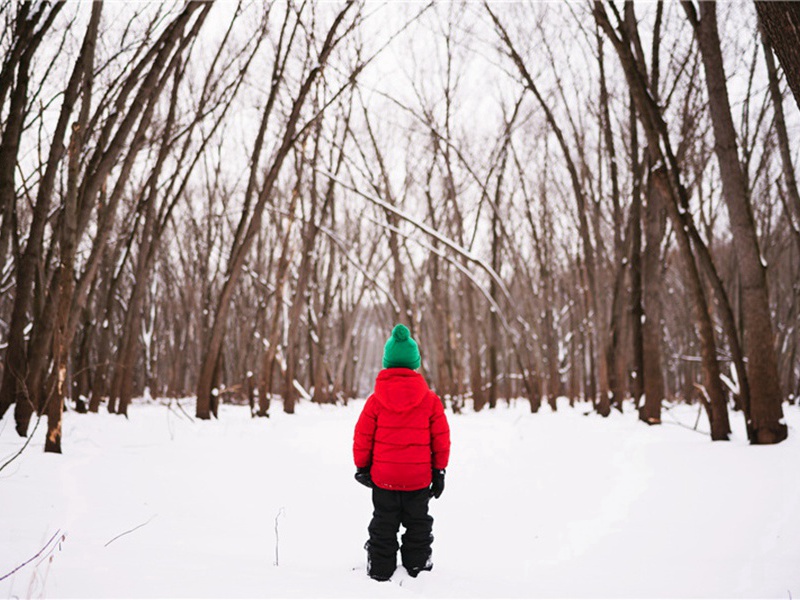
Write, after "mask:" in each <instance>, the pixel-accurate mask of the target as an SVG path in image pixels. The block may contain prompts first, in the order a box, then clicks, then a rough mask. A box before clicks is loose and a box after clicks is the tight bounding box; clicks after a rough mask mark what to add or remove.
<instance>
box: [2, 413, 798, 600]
mask: <svg viewBox="0 0 800 600" xmlns="http://www.w3.org/2000/svg"><path fill="white" fill-rule="evenodd" d="M179 402H180V404H181V408H182V409H184V410H185V411H186V413H183V411H182V410H181V411H178V410H175V401H171V402H170V401H166V400H164V401H153V402H149V403H147V402H143V401H138V402H136V403H134V404H133V405H132V406H130V407H129V410H128V412H129V419H127V420H126V419H123V418H121V417H119V416H114V415H109V414H107V413H105V412H104V411H101V412H100V413H99V414H88V415H79V414H76V413H74V412H68V413H66V414H65V416H64V428H63V430H64V444H63V446H64V452H65V453H64V454H63V455H60V456H59V455H47V454H44V453H42V452H41V448H42V446H43V438H44V430H45V427H44V423H42V424H41V426H40V427H39V428H38V430H37V431H36V434H35V436H34V440H33V442H32V444H31V445H30V446H29V447H28V449H27V450H26V451H25V452H24V453H23V454H22V456H21V457H20V458H19V459H17V460H16V461H14V462H12V463H11V464H10V465H9V466H8V467H7V468H6V469H5V470H3V471H2V472H0V506H2V507H3V510H2V511H0V531H1V532H2V540H3V543H2V544H0V577H2V576H3V575H5V574H6V573H8V572H10V571H12V570H13V569H15V568H16V567H18V566H19V565H21V564H22V563H24V562H25V561H27V560H28V559H30V558H31V557H33V556H34V555H35V554H36V553H37V552H38V551H39V550H40V549H42V548H43V547H44V546H45V544H46V543H47V542H48V540H50V539H51V538H52V537H53V536H54V535H55V534H57V533H58V535H57V536H56V537H55V538H54V541H53V542H51V543H50V544H49V545H48V546H47V549H46V551H45V552H44V553H43V554H42V555H41V556H40V557H39V558H37V559H36V560H34V561H32V562H30V563H29V564H28V565H26V566H24V567H22V568H21V569H19V570H18V571H17V572H16V573H14V574H13V575H11V576H9V577H7V578H6V579H3V580H2V581H0V597H5V598H11V597H84V598H100V597H103V598H106V597H130V598H137V597H197V598H207V597H224V598H236V597H256V596H258V597H350V598H415V597H433V598H452V597H461V598H479V597H484V598H486V597H490V598H497V597H620V598H625V597H687V596H689V597H784V598H786V597H795V596H797V595H798V593H800V569H798V568H797V565H798V564H800V544H798V539H800V478H799V477H797V476H796V472H797V462H798V457H800V441H799V439H800V438H798V433H797V430H798V427H799V426H800V409H798V407H796V406H790V405H785V406H784V410H785V413H786V420H787V423H788V424H789V428H790V433H789V439H788V440H787V441H786V442H784V443H781V444H778V445H775V446H761V447H752V446H749V445H748V444H747V442H746V437H745V434H744V426H743V423H742V421H743V420H742V418H741V415H740V414H738V413H732V414H731V420H732V422H733V427H734V434H733V441H731V442H716V443H712V442H711V441H709V438H708V437H707V436H706V435H702V434H701V433H699V432H697V431H693V430H692V429H691V427H692V424H693V423H694V422H695V419H696V418H697V414H698V409H697V406H681V405H678V406H673V407H671V408H670V409H669V410H668V411H665V415H664V424H662V425H660V426H652V427H649V426H647V425H645V424H643V423H640V422H639V421H637V419H636V415H635V412H634V410H633V408H632V407H631V406H630V405H626V407H625V409H626V412H625V413H624V414H619V413H618V412H616V411H613V412H612V414H611V416H610V417H608V418H606V419H602V418H601V417H599V416H597V415H596V414H593V413H591V414H584V413H589V412H590V407H589V406H588V405H586V404H579V405H577V406H576V407H575V408H570V407H569V406H568V405H567V403H566V400H565V399H563V398H562V399H559V410H558V412H556V413H553V412H551V411H550V409H549V407H547V406H545V407H543V408H542V409H541V410H540V412H539V413H538V414H530V412H529V409H528V405H527V403H526V402H523V401H521V400H520V401H517V402H515V403H514V404H513V405H512V406H511V407H507V406H506V405H505V404H504V403H502V404H501V405H500V406H499V407H498V408H497V409H495V410H492V411H490V410H484V411H483V412H481V413H478V414H475V413H471V412H467V413H465V414H461V415H453V414H451V413H450V412H449V411H448V418H449V421H450V425H451V429H452V439H453V449H452V459H451V463H450V465H449V467H448V470H447V473H448V474H447V481H446V487H445V492H444V494H443V496H442V497H441V499H439V500H433V501H432V502H431V513H432V515H433V516H434V518H435V523H434V535H435V538H436V539H435V542H434V546H433V547H434V555H433V559H434V570H433V571H432V572H431V573H422V574H421V575H420V576H419V577H418V578H417V579H412V578H410V577H409V576H408V575H407V574H406V573H405V571H404V570H403V569H402V567H399V568H398V570H397V572H396V573H395V575H394V577H393V578H392V580H391V581H390V582H388V583H377V582H373V581H371V580H370V579H369V578H368V577H367V576H366V573H365V553H364V550H363V544H364V542H365V540H366V536H367V531H366V527H367V524H368V522H369V519H370V515H371V502H370V496H369V493H368V491H367V490H366V489H365V488H363V487H362V486H360V485H358V484H357V483H356V482H355V481H354V480H353V472H354V468H353V465H352V459H351V443H352V433H353V427H354V425H355V421H356V419H357V417H358V414H359V411H360V410H361V407H362V406H363V401H351V402H350V403H349V405H348V406H347V407H341V406H340V407H335V406H319V405H315V404H312V403H309V402H300V403H298V405H297V407H296V414H295V415H286V414H284V413H283V412H282V411H281V410H280V404H279V403H278V405H277V406H275V409H274V410H273V412H272V418H270V419H252V418H251V417H250V413H249V408H248V407H247V406H231V405H222V406H220V407H219V410H220V419H219V420H218V421H217V420H212V421H204V422H201V421H196V420H190V418H189V417H188V416H187V414H193V413H194V410H193V406H192V400H191V399H183V400H181V401H179ZM676 422H677V423H680V424H682V425H683V426H678V425H676ZM699 429H705V430H706V431H707V430H708V424H707V421H706V420H705V413H704V412H702V419H701V424H700V427H699ZM21 444H22V440H21V439H20V438H18V437H17V436H16V433H15V432H14V428H13V422H12V421H11V420H10V419H8V418H6V419H4V420H3V421H2V422H0V461H2V462H5V460H6V459H7V458H8V457H10V456H11V455H12V454H13V453H14V452H16V451H17V450H18V449H19V448H20V446H21ZM59 536H63V539H62V538H61V537H59ZM276 539H277V540H278V543H277V544H276ZM48 557H52V560H50V559H49V558H48ZM278 557H279V560H277V561H276V558H278ZM276 562H278V565H276V564H275V563H276Z"/></svg>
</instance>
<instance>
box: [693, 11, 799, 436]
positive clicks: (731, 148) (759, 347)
mask: <svg viewBox="0 0 800 600" xmlns="http://www.w3.org/2000/svg"><path fill="white" fill-rule="evenodd" d="M716 10H717V7H716V4H714V3H712V2H701V3H700V20H699V23H698V24H697V25H696V33H697V39H698V42H699V44H700V49H701V53H702V57H703V65H704V67H705V74H706V84H707V86H708V96H709V109H710V112H711V121H712V124H713V127H714V140H715V150H716V154H717V159H718V164H719V169H720V177H721V179H722V188H723V197H724V199H725V203H726V205H727V207H728V216H729V219H730V224H731V225H730V226H731V233H732V234H733V238H732V239H733V246H734V250H735V252H736V259H737V260H736V263H737V266H738V270H739V274H740V276H741V285H742V308H743V310H744V323H743V332H744V345H745V353H746V356H747V358H748V361H747V375H748V381H749V383H750V411H751V414H750V420H751V422H750V423H749V425H750V429H751V431H752V435H753V437H752V438H751V440H750V441H751V442H752V443H754V444H774V443H777V442H780V441H782V440H784V439H786V436H787V427H786V424H785V423H784V422H783V409H782V407H781V403H782V394H781V389H780V380H779V378H778V362H777V356H776V352H775V340H774V337H773V328H772V317H771V315H770V308H769V294H768V292H767V272H766V265H764V264H763V262H762V257H761V252H760V250H759V244H758V236H757V233H756V227H755V222H754V220H753V212H752V207H751V205H750V199H749V197H748V191H747V185H746V182H745V177H744V173H743V171H742V166H741V163H740V162H739V155H738V149H737V141H736V130H735V128H734V126H733V118H732V116H731V108H730V102H729V100H728V90H727V84H726V80H725V70H724V67H723V62H722V51H721V47H720V40H719V33H718V31H717V14H716ZM798 14H800V13H798ZM690 19H691V15H690ZM798 25H800V21H799V22H798ZM799 56H800V55H799ZM796 66H798V67H800V63H797V65H796Z"/></svg>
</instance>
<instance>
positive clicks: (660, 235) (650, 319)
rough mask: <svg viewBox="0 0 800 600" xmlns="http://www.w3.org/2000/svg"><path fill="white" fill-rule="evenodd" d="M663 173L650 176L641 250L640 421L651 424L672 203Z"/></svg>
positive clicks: (657, 393) (659, 386)
mask: <svg viewBox="0 0 800 600" xmlns="http://www.w3.org/2000/svg"><path fill="white" fill-rule="evenodd" d="M666 177H667V175H666V173H665V172H664V171H663V170H656V171H654V172H652V173H651V174H650V184H651V185H650V186H649V193H648V194H647V207H646V209H645V226H644V232H645V240H646V247H645V251H644V269H643V271H644V294H643V295H644V319H643V323H642V355H643V362H644V365H643V371H642V375H643V377H642V378H643V381H644V396H645V401H644V405H643V406H642V407H641V410H640V411H639V418H640V419H641V420H642V421H644V422H646V423H648V424H650V425H654V424H657V423H660V422H661V401H662V400H663V399H664V395H665V394H664V374H663V371H662V362H661V361H662V359H661V345H662V343H661V320H662V307H661V298H662V297H663V286H662V285H661V282H662V279H663V277H662V273H661V244H662V241H663V239H664V234H665V233H666V226H667V223H666V206H667V203H668V202H671V199H670V198H669V197H665V196H664V194H665V193H668V191H669V184H668V182H667V180H666Z"/></svg>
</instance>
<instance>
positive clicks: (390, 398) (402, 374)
mask: <svg viewBox="0 0 800 600" xmlns="http://www.w3.org/2000/svg"><path fill="white" fill-rule="evenodd" d="M429 391H430V389H429V388H428V384H427V383H426V382H425V378H424V377H422V375H420V374H419V373H417V372H416V371H412V370H411V369H405V368H393V369H383V370H382V371H381V372H380V373H378V378H377V379H376V380H375V399H376V400H377V401H378V402H380V404H381V405H382V406H384V407H385V408H387V409H388V410H392V411H394V412H405V411H407V410H410V409H412V408H414V407H415V406H417V405H418V404H419V403H420V402H422V400H423V398H425V396H426V395H427V393H428V392H429Z"/></svg>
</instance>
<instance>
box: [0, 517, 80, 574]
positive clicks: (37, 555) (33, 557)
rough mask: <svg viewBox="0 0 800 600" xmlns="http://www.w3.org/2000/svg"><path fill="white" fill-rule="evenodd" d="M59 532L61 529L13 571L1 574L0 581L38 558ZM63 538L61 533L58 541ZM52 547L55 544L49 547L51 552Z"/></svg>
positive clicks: (64, 536)
mask: <svg viewBox="0 0 800 600" xmlns="http://www.w3.org/2000/svg"><path fill="white" fill-rule="evenodd" d="M60 533H61V530H60V529H59V530H58V531H56V532H55V533H54V534H53V537H51V538H50V539H49V540H47V543H46V544H45V545H44V547H42V549H41V550H39V551H38V552H37V553H36V554H34V555H33V556H31V557H30V558H29V559H28V560H26V561H25V562H24V563H22V564H21V565H19V566H18V567H17V568H16V569H14V570H13V571H10V572H9V573H6V574H5V575H3V576H2V577H0V581H3V580H4V579H7V578H9V577H11V576H12V575H13V574H14V573H16V572H17V571H19V570H20V569H21V568H22V567H24V566H25V565H27V564H30V563H32V562H33V561H34V560H36V559H37V558H39V557H40V556H41V555H42V554H44V551H45V550H47V548H48V547H49V546H50V544H52V543H53V540H54V539H56V538H57V537H58V534H60ZM64 538H66V534H64V535H62V536H61V539H60V540H59V541H60V542H63V541H64ZM54 548H55V546H53V548H51V549H50V551H51V552H52V550H53V549H54Z"/></svg>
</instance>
